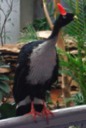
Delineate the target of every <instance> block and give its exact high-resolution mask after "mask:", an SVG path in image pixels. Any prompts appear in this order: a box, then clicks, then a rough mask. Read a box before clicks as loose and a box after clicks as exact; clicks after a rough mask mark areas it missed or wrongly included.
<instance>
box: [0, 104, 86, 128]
mask: <svg viewBox="0 0 86 128" xmlns="http://www.w3.org/2000/svg"><path fill="white" fill-rule="evenodd" d="M53 113H54V117H50V118H49V123H47V122H46V119H45V118H43V117H37V121H36V122H34V121H33V118H32V116H28V115H26V116H21V117H13V118H9V119H4V120H0V128H86V105H82V106H76V107H70V108H64V109H59V110H54V111H53Z"/></svg>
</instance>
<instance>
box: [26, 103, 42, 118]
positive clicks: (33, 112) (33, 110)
mask: <svg viewBox="0 0 86 128" xmlns="http://www.w3.org/2000/svg"><path fill="white" fill-rule="evenodd" d="M28 114H31V115H32V116H33V118H34V121H36V116H37V115H38V116H39V115H40V113H39V112H36V111H35V108H34V102H33V101H32V102H31V111H30V112H29V113H28Z"/></svg>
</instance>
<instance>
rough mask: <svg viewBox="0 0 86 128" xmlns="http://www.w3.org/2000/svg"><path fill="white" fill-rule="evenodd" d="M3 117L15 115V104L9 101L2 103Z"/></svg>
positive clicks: (0, 110)
mask: <svg viewBox="0 0 86 128" xmlns="http://www.w3.org/2000/svg"><path fill="white" fill-rule="evenodd" d="M0 113H1V118H2V119H3V118H8V117H14V116H15V104H14V105H11V104H8V103H5V104H2V105H1V106H0Z"/></svg>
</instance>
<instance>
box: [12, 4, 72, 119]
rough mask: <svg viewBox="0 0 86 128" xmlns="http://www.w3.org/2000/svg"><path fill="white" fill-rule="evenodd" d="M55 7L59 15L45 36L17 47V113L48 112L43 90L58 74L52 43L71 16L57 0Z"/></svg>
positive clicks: (47, 87) (48, 87)
mask: <svg viewBox="0 0 86 128" xmlns="http://www.w3.org/2000/svg"><path fill="white" fill-rule="evenodd" d="M58 9H59V11H60V15H59V16H58V18H57V19H56V21H55V25H54V29H53V31H52V33H51V35H50V36H49V38H47V39H46V40H39V41H34V42H31V43H28V44H26V45H24V46H23V48H22V49H21V51H20V54H19V58H18V66H17V68H16V73H15V78H14V88H13V95H14V99H15V102H16V114H17V116H20V115H24V114H27V113H29V114H32V115H33V117H34V118H35V117H36V115H39V114H40V113H42V114H43V115H45V116H46V117H47V116H48V115H49V114H52V113H51V112H50V111H49V110H48V109H47V106H46V103H45V94H46V91H47V90H50V88H51V86H52V85H53V83H54V82H55V81H56V80H57V77H58V68H59V58H58V55H57V53H56V49H55V44H56V42H57V39H58V33H59V31H60V29H61V28H62V27H64V26H66V25H67V24H69V23H70V22H71V21H73V19H74V14H72V13H67V12H66V10H65V9H64V8H63V7H62V5H61V4H58Z"/></svg>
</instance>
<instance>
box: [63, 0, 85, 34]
mask: <svg viewBox="0 0 86 128" xmlns="http://www.w3.org/2000/svg"><path fill="white" fill-rule="evenodd" d="M66 3H67V4H68V5H69V7H70V8H71V10H72V11H73V12H74V14H76V15H77V17H78V20H76V21H75V22H72V23H71V24H70V25H68V26H67V27H66V28H65V29H64V30H65V33H68V34H69V35H72V36H77V35H83V34H84V35H85V36H86V1H85V0H82V1H79V0H66Z"/></svg>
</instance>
